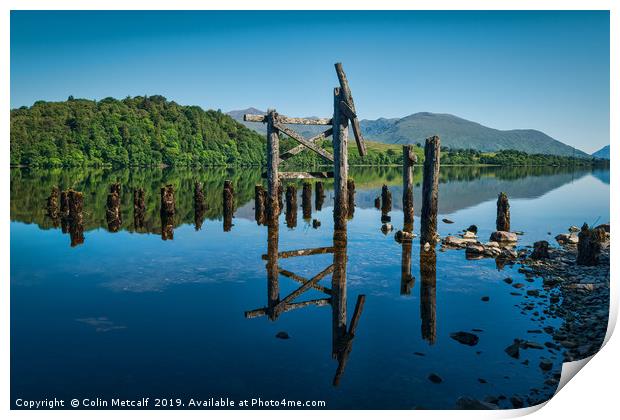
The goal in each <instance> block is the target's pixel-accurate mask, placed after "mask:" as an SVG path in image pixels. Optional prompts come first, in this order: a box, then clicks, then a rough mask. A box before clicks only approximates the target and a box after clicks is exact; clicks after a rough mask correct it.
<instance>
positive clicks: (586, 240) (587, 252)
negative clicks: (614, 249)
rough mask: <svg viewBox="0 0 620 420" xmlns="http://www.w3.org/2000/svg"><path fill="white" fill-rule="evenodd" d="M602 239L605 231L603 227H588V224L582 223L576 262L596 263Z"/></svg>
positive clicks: (590, 264)
mask: <svg viewBox="0 0 620 420" xmlns="http://www.w3.org/2000/svg"><path fill="white" fill-rule="evenodd" d="M604 241H605V231H604V230H603V229H590V227H589V226H588V224H587V223H584V224H583V226H582V227H581V232H579V242H578V243H577V264H578V265H588V266H592V265H597V264H598V260H599V255H600V254H601V249H602V243H603V242H604Z"/></svg>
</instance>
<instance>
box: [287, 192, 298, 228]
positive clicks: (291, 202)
mask: <svg viewBox="0 0 620 420" xmlns="http://www.w3.org/2000/svg"><path fill="white" fill-rule="evenodd" d="M286 226H288V227H289V228H290V229H293V228H295V227H296V226H297V188H295V186H294V185H287V186H286Z"/></svg>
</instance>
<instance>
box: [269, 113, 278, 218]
mask: <svg viewBox="0 0 620 420" xmlns="http://www.w3.org/2000/svg"><path fill="white" fill-rule="evenodd" d="M276 120H277V114H276V111H275V110H273V109H271V110H269V111H268V112H267V195H268V200H269V201H270V202H271V203H269V206H268V209H269V210H273V211H275V214H280V207H281V203H280V199H278V194H279V191H281V190H280V189H279V188H278V187H279V184H280V179H279V173H278V165H279V164H280V137H279V135H278V130H277V129H276V128H275V127H274V124H276Z"/></svg>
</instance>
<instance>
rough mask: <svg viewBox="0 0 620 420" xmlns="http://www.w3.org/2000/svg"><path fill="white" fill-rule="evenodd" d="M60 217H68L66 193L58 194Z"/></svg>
mask: <svg viewBox="0 0 620 420" xmlns="http://www.w3.org/2000/svg"><path fill="white" fill-rule="evenodd" d="M60 217H69V196H68V195H67V191H61V192H60Z"/></svg>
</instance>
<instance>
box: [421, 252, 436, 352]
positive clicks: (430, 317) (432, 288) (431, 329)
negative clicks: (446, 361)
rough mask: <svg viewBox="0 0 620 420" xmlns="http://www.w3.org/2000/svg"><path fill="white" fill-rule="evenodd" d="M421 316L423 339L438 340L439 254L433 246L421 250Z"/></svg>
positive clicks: (430, 341) (432, 342)
mask: <svg viewBox="0 0 620 420" xmlns="http://www.w3.org/2000/svg"><path fill="white" fill-rule="evenodd" d="M420 277H421V286H420V317H421V318H422V339H424V340H426V341H428V343H429V344H435V341H436V340H437V255H436V253H435V248H434V247H433V248H432V249H430V250H429V251H420Z"/></svg>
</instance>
